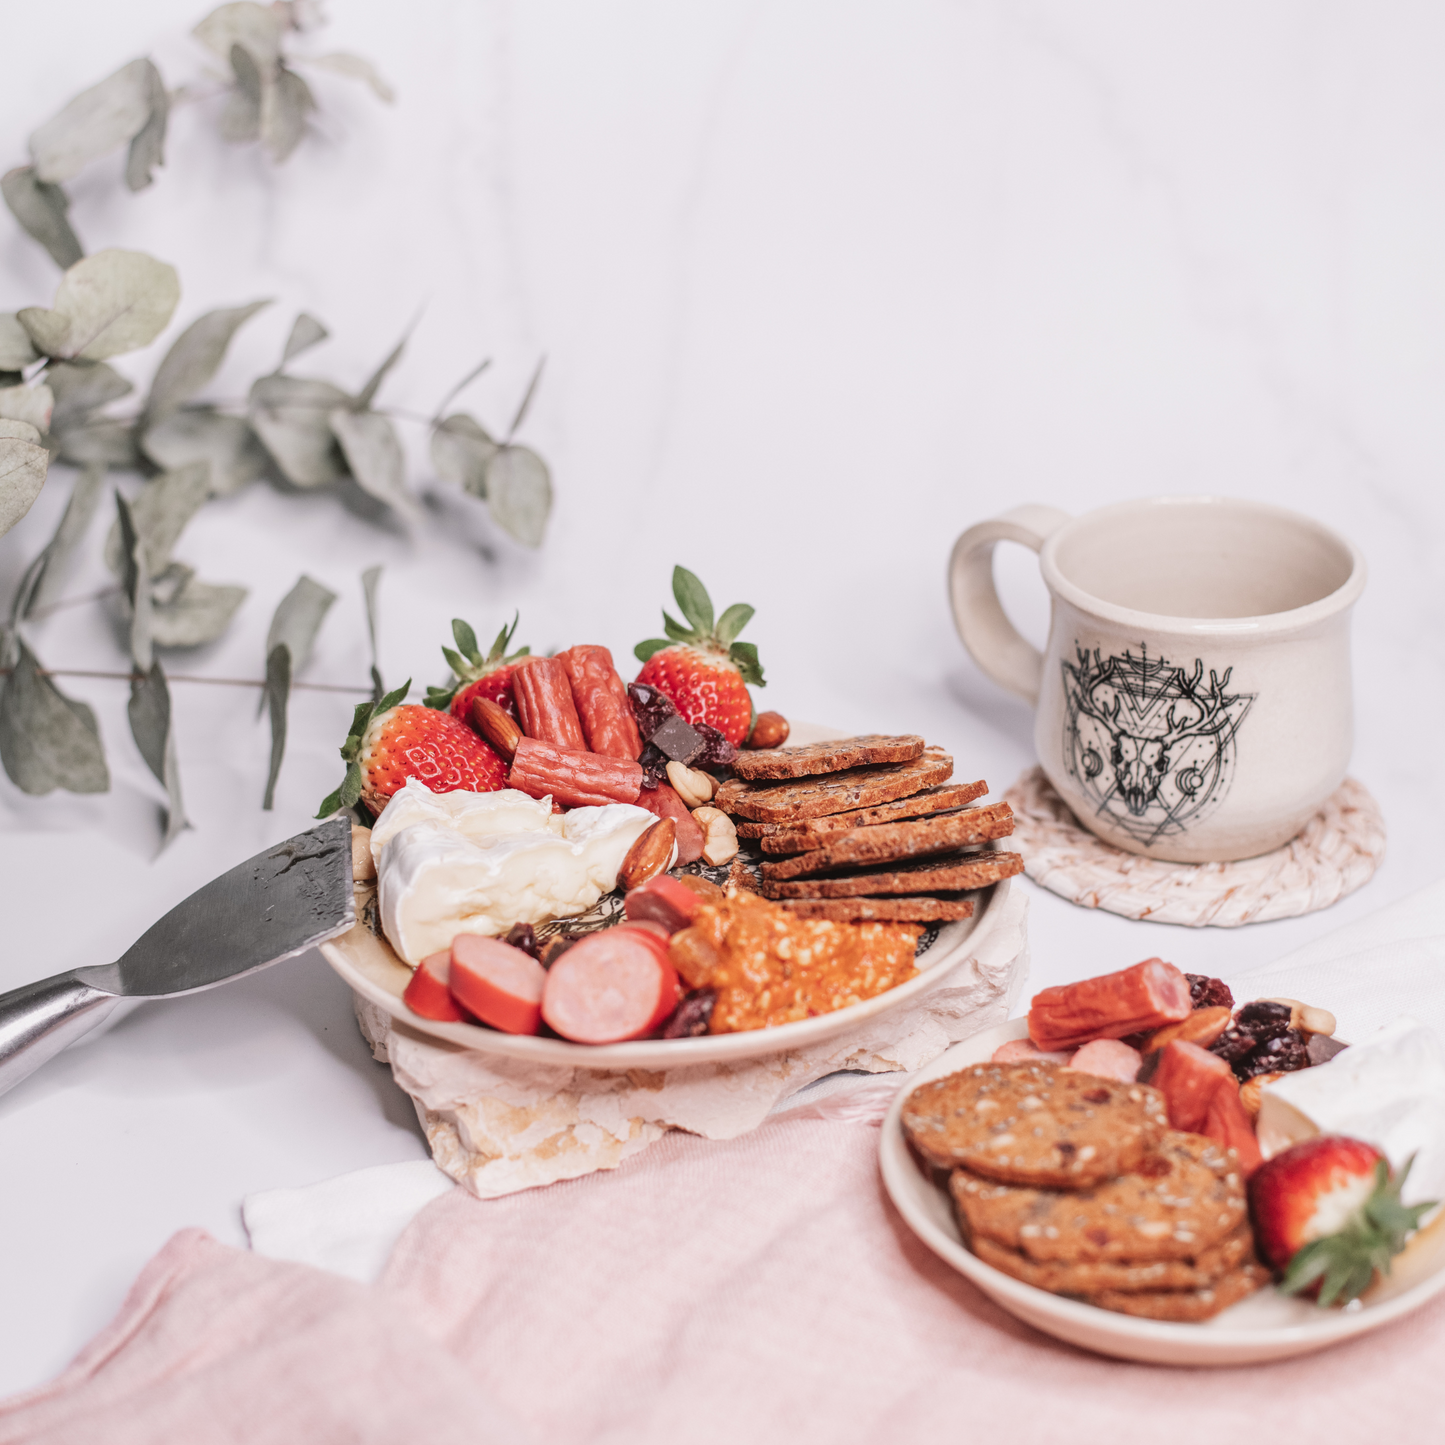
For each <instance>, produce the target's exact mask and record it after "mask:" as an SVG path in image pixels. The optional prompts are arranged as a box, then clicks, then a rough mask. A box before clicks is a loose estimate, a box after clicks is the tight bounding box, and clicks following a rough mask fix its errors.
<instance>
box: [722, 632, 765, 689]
mask: <svg viewBox="0 0 1445 1445" xmlns="http://www.w3.org/2000/svg"><path fill="white" fill-rule="evenodd" d="M728 656H729V657H730V658H732V660H733V662H734V663H736V664H737V669H738V671H739V672H740V673H742V675H743V681H744V682H745V683H747V684H748V685H749V686H751V687H766V686H767V683H765V682H764V681H763V669H762V667H761V665H760V664H759V662H758V649H757V648H756V647H754V646H753V644H752V643H751V642H735V643H733V645H732V646H731V647H730V648H728Z"/></svg>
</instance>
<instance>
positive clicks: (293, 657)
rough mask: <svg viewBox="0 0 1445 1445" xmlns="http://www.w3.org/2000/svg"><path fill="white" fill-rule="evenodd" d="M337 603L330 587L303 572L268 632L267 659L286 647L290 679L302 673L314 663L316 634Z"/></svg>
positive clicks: (283, 601) (273, 619)
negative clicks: (312, 656) (312, 655)
mask: <svg viewBox="0 0 1445 1445" xmlns="http://www.w3.org/2000/svg"><path fill="white" fill-rule="evenodd" d="M335 601H336V594H335V593H334V592H333V591H332V590H331V589H330V588H329V587H323V586H322V585H321V583H319V582H317V581H316V580H315V579H314V578H311V577H308V576H306V574H305V573H304V572H303V573H302V574H301V576H300V577H299V578H298V579H297V582H296V585H295V586H294V587H293V588H292V589H291V590H290V591H289V592H288V593H287V594H286V595H285V596H284V597H283V598H282V599H281V601H280V604H279V605H278V606H277V608H276V612H275V614H274V615H273V616H272V618H271V626H270V629H269V630H268V631H267V633H266V656H267V657H268V658H269V657H270V656H271V654H272V653H273V652H275V650H276V649H277V648H278V647H280V646H282V645H283V644H284V645H285V647H286V649H287V653H288V660H287V676H288V678H289V677H292V676H294V675H295V674H297V673H299V672H301V671H303V670H304V669H305V667H306V664H307V663H309V662H310V661H311V653H312V649H313V648H314V647H315V645H316V634H317V632H318V631H320V629H321V623H322V621H323V619H324V618H325V616H326V613H327V611H328V610H329V609H330V607H331V604H332V603H333V602H335ZM288 686H289V683H288Z"/></svg>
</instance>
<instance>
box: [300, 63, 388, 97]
mask: <svg viewBox="0 0 1445 1445" xmlns="http://www.w3.org/2000/svg"><path fill="white" fill-rule="evenodd" d="M296 59H297V61H298V63H300V62H301V60H302V57H301V56H297V57H296ZM305 64H307V65H314V66H316V67H317V69H319V70H329V71H331V72H332V73H333V74H335V75H345V76H349V77H350V78H351V79H352V80H363V81H365V82H366V84H367V85H369V86H370V87H371V89H372V92H373V93H374V94H375V96H376V98H377V99H378V100H381V101H385V102H386V103H387V104H388V105H390V104H391V102H392V101H394V100H395V99H396V92H395V91H394V90H392V88H391V87H390V86H389V85H388V84H387V83H386V82H385V81H384V80H383V79H382V78H381V76H380V75H378V74H377V71H376V67H375V66H374V65H373V64H372V63H371V62H370V61H369V60H363V59H362V58H361V56H359V55H348V54H347V53H346V52H345V51H342V50H337V51H333V52H332V53H331V54H329V55H308V56H306V57H305Z"/></svg>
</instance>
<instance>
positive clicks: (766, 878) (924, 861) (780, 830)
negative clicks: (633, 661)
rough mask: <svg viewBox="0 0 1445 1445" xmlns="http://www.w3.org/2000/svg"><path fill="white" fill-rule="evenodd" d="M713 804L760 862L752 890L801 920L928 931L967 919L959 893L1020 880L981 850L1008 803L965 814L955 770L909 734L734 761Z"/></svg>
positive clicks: (969, 795)
mask: <svg viewBox="0 0 1445 1445" xmlns="http://www.w3.org/2000/svg"><path fill="white" fill-rule="evenodd" d="M733 769H734V773H735V774H736V776H735V777H733V778H732V779H730V780H729V781H728V782H726V783H724V784H723V785H722V786H721V787H720V788H719V789H718V792H717V796H716V797H715V798H714V799H713V803H714V805H715V806H716V807H718V808H721V809H722V810H723V811H724V812H725V813H730V814H732V815H733V816H734V818H735V820H737V819H740V820H742V821H740V822H738V824H737V829H738V836H739V837H740V838H751V839H756V840H757V846H758V847H759V848H760V849H761V850H762V852H763V853H764V854H765V855H773V856H772V857H770V858H769V859H768V860H767V861H765V862H764V863H763V864H762V867H761V869H760V872H761V881H760V882H759V883H758V885H757V886H758V891H759V892H760V893H762V895H763V896H764V897H765V898H773V899H777V900H778V901H779V902H780V903H782V904H783V905H784V906H785V907H787V908H788V909H790V910H791V911H792V912H794V913H797V914H799V915H801V916H802V917H805V918H828V919H833V920H835V921H839V922H865V921H888V922H899V923H936V922H943V921H947V920H950V919H957V918H967V917H968V916H969V915H970V914H971V913H972V912H973V901H972V900H971V899H969V898H966V897H964V894H965V893H966V892H968V891H969V890H973V889H978V888H985V887H987V886H988V885H989V884H990V883H997V882H998V881H999V880H1000V879H1001V878H1008V877H1011V876H1012V875H1013V874H1015V873H1021V872H1023V859H1022V858H1020V857H1019V855H1018V854H1017V853H1002V852H995V851H993V850H991V849H990V850H982V849H980V846H979V845H981V844H985V843H988V842H991V841H992V840H994V839H996V838H1006V837H1008V835H1009V834H1011V833H1012V832H1013V830H1014V821H1013V812H1012V810H1011V809H1010V808H1009V805H1008V804H1007V803H993V804H990V805H988V806H984V807H971V806H969V805H970V804H973V803H976V802H977V800H978V799H979V798H981V797H983V796H984V794H986V793H987V792H988V784H987V783H984V782H975V783H953V782H950V781H949V780H950V779H951V778H952V776H953V759H952V758H951V757H949V756H948V754H947V753H944V752H942V751H941V750H940V749H938V748H930V747H927V746H926V745H925V743H924V741H923V739H922V738H921V737H919V736H917V735H916V734H905V735H902V736H883V735H880V734H869V735H867V736H865V737H856V738H843V739H841V740H839V741H837V742H827V743H814V744H811V745H809V746H806V747H795V748H770V749H767V750H765V751H759V752H744V753H740V754H739V755H738V758H737V761H736V762H735V763H734V764H733Z"/></svg>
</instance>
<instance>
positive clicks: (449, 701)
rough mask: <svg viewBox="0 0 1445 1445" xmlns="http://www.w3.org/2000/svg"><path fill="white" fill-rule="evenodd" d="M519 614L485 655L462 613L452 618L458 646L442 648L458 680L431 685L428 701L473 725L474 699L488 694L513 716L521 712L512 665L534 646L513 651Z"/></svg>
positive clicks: (485, 696)
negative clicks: (515, 695)
mask: <svg viewBox="0 0 1445 1445" xmlns="http://www.w3.org/2000/svg"><path fill="white" fill-rule="evenodd" d="M518 616H519V614H513V617H512V625H511V626H510V627H504V628H503V629H502V630H501V631H500V632H499V633H498V634H497V636H496V640H495V641H494V642H493V643H492V646H491V649H490V651H488V653H487V655H486V656H485V657H483V656H482V653H481V649H480V648H479V647H478V646H477V634H476V633H475V632H473V631H472V629H471V627H470V626H469V625H468V624H467V623H465V622H463V621H462V620H461V618H460V617H453V618H452V636H453V637H454V638H455V639H456V643H457V648H459V649H460V651H457V650H454V649H453V648H450V647H444V648H442V656H443V657H445V658H446V660H447V664H448V666H449V667H450V668H451V670H452V675H453V677H455V679H456V681H455V682H453V683H452V685H451V686H450V687H429V688H427V690H426V699H425V701H426V705H427V706H428V707H434V708H437V709H441V708H449V709H450V710H451V714H452V716H453V717H454V718H458V719H459V720H460V721H462V722H464V723H466V724H467V726H468V727H470V726H471V722H472V699H473V698H478V697H484V698H486V699H487V700H488V701H489V702H494V703H496V704H497V706H498V707H500V708H501V709H502V710H503V711H504V712H506V713H507V715H508V716H509V717H512V718H515V717H516V716H517V703H516V699H515V698H513V696H512V669H513V667H514V666H515V665H516V662H517V659H518V658H521V657H527V656H529V655H530V653H531V651H532V649H531V648H530V647H519V648H518V649H517V650H516V651H515V652H512V653H509V652H508V651H507V649H508V648H509V647H510V646H511V645H512V634H513V633H514V632H516V630H517V620H518Z"/></svg>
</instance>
